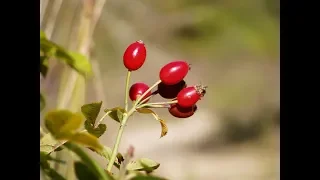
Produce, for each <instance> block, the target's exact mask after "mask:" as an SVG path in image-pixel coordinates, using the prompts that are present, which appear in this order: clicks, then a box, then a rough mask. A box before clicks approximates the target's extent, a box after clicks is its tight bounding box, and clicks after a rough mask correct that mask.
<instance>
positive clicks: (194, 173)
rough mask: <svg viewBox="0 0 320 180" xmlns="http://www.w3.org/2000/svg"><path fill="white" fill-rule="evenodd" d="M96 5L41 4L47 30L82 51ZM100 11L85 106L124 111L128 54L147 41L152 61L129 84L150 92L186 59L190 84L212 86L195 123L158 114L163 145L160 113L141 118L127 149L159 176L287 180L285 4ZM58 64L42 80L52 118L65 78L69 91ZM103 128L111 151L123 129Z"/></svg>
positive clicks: (203, 3)
mask: <svg viewBox="0 0 320 180" xmlns="http://www.w3.org/2000/svg"><path fill="white" fill-rule="evenodd" d="M92 2H93V1H87V2H85V3H84V2H83V1H79V0H41V13H40V14H41V18H40V21H41V24H40V25H41V29H42V30H44V31H45V32H46V34H47V36H48V37H49V38H50V39H51V40H53V41H54V42H56V43H58V44H61V45H63V46H64V47H66V48H68V49H71V50H77V42H79V41H76V40H74V34H75V33H74V29H75V28H76V26H77V23H78V22H79V16H80V15H79V14H81V12H82V8H83V6H88V4H90V3H92ZM100 2H103V1H100ZM86 3H87V4H86ZM101 5H103V8H102V11H101V15H100V17H99V20H98V21H97V24H96V27H95V30H94V33H93V38H92V41H90V42H91V45H90V60H91V61H92V63H93V68H94V71H95V76H94V78H92V79H89V80H87V81H86V85H85V87H86V88H85V90H86V91H83V90H80V91H81V92H83V94H85V96H83V100H82V101H83V102H86V103H88V102H93V101H100V100H102V101H103V108H111V107H116V106H122V105H123V93H124V83H125V76H126V69H125V68H124V67H123V64H122V55H123V52H124V50H125V48H126V47H127V46H128V45H129V44H130V43H132V42H134V41H136V40H139V39H141V40H143V41H144V42H145V44H146V47H147V53H148V54H147V60H146V63H145V65H144V66H143V67H142V68H141V69H140V70H139V71H137V72H134V73H133V74H132V79H131V83H133V82H135V81H143V82H145V83H147V84H149V85H152V84H153V83H154V82H155V81H157V80H158V72H159V70H160V68H161V67H162V66H163V65H164V64H166V63H168V62H169V61H172V60H177V59H183V60H186V61H188V62H190V63H191V64H192V71H190V73H189V74H188V75H187V77H186V79H185V80H186V81H187V83H188V84H190V85H191V84H197V83H201V84H205V85H208V87H209V88H208V90H207V94H206V96H205V97H204V98H203V99H202V100H201V101H200V102H199V103H198V108H199V109H198V111H197V113H196V114H195V115H194V116H192V117H191V118H189V119H176V118H173V117H171V116H170V115H169V114H168V113H167V111H166V110H157V112H158V113H159V115H160V116H161V117H162V118H163V119H165V120H166V121H167V125H168V128H169V132H168V134H167V135H166V136H165V137H163V138H161V139H159V135H160V125H159V123H158V122H157V121H155V120H154V119H153V118H152V116H148V115H147V116H145V115H144V116H141V115H134V117H133V118H132V119H131V120H130V121H129V122H128V126H127V127H126V131H125V133H124V136H123V140H122V142H121V145H120V151H121V152H125V151H126V149H127V148H128V147H129V145H133V146H134V147H135V158H139V157H147V158H151V159H154V160H156V161H157V162H159V163H160V164H161V165H160V167H159V169H157V170H156V171H155V174H157V175H161V176H164V177H167V178H169V179H172V180H200V179H201V180H276V179H280V177H279V176H280V165H279V164H280V160H279V159H280V158H279V156H280V155H279V154H280V150H279V149H280V143H279V142H280V133H279V132H280V123H279V122H280V118H279V117H280V70H279V69H280V66H279V60H280V56H279V51H280V50H279V49H280V48H279V45H280V38H279V36H280V31H279V20H280V16H279V11H280V2H279V1H277V0H241V1H240V0H161V1H160V0H106V1H105V2H103V3H101ZM50 63H51V64H50V70H49V72H48V76H47V78H46V79H45V80H44V79H41V81H40V82H41V91H42V92H44V94H45V96H46V98H47V107H46V109H45V111H48V110H50V109H54V108H56V107H57V103H58V102H57V101H58V100H59V92H60V91H61V88H62V87H61V82H62V81H65V82H64V87H63V88H69V87H68V81H67V80H65V77H68V74H67V73H66V72H65V65H61V64H60V63H58V62H56V61H52V62H50ZM61 74H62V75H61ZM78 89H81V87H78ZM82 89H83V88H82ZM76 99H79V98H76ZM153 100H154V101H156V100H160V98H154V99H153ZM77 103H78V104H77ZM79 103H80V101H77V102H76V103H73V104H70V103H69V106H70V109H74V110H75V111H79V110H80V106H81V103H80V104H79ZM105 122H106V124H107V126H108V130H107V133H106V134H105V135H103V137H102V138H101V142H103V144H105V145H107V146H109V147H112V146H113V143H114V140H115V136H116V132H117V129H118V124H117V123H115V122H114V121H112V120H110V119H108V120H106V121H105ZM92 155H93V156H95V155H94V154H92ZM95 157H97V159H98V161H99V162H100V163H101V164H102V165H104V166H105V164H106V163H105V162H103V159H100V158H99V157H98V156H95Z"/></svg>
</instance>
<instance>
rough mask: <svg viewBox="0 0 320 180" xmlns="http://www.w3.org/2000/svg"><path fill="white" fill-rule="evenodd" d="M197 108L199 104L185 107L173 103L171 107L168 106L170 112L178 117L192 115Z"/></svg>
mask: <svg viewBox="0 0 320 180" xmlns="http://www.w3.org/2000/svg"><path fill="white" fill-rule="evenodd" d="M197 109H198V107H197V105H193V106H191V107H187V108H184V107H181V106H179V104H171V106H170V108H168V110H169V113H170V114H171V115H172V116H174V117H176V118H188V117H191V116H192V115H193V114H194V113H195V112H196V111H197Z"/></svg>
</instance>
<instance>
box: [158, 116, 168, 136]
mask: <svg viewBox="0 0 320 180" xmlns="http://www.w3.org/2000/svg"><path fill="white" fill-rule="evenodd" d="M159 122H160V125H161V136H160V138H162V137H163V136H165V135H167V133H168V126H167V125H166V122H165V121H164V120H162V119H160V120H159Z"/></svg>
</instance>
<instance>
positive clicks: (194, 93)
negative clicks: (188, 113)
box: [177, 85, 207, 108]
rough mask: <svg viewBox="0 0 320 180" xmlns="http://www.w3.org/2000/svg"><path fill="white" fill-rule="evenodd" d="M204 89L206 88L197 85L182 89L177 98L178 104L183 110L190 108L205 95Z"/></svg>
mask: <svg viewBox="0 0 320 180" xmlns="http://www.w3.org/2000/svg"><path fill="white" fill-rule="evenodd" d="M206 88H207V87H206V86H202V85H197V86H190V87H186V88H184V89H182V90H181V91H180V92H179V93H178V96H177V100H178V104H179V105H180V106H181V107H184V108H186V107H192V106H193V105H195V104H196V103H197V102H198V101H199V100H200V99H201V97H203V96H204V95H205V93H206Z"/></svg>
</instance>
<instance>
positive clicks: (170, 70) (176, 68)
mask: <svg viewBox="0 0 320 180" xmlns="http://www.w3.org/2000/svg"><path fill="white" fill-rule="evenodd" d="M189 69H190V67H189V64H188V63H186V62H185V61H173V62H170V63H168V64H166V65H165V66H163V67H162V68H161V70H160V73H159V76H160V80H161V81H162V82H163V84H166V85H174V84H177V83H179V82H180V81H182V80H183V78H184V77H185V76H186V75H187V74H188V71H189Z"/></svg>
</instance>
